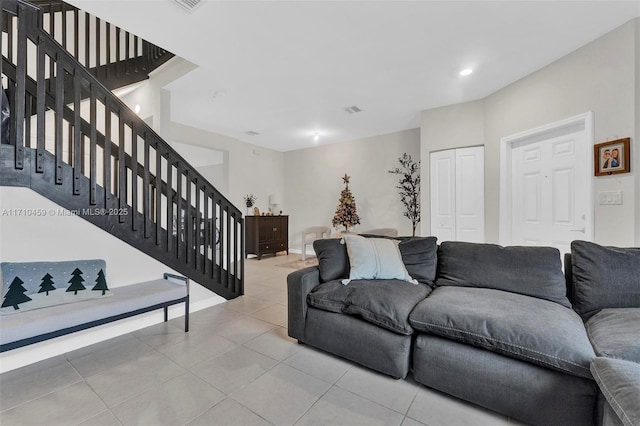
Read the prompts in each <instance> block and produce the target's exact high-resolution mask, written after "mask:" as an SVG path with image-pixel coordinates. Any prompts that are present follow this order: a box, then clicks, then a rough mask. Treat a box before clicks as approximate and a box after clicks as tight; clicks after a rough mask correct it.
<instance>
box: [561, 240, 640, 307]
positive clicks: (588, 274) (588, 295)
mask: <svg viewBox="0 0 640 426" xmlns="http://www.w3.org/2000/svg"><path fill="white" fill-rule="evenodd" d="M571 260H572V268H573V270H572V274H571V275H572V279H573V286H572V292H573V294H572V296H573V297H572V299H573V304H574V309H575V310H576V312H578V313H579V314H580V315H581V316H582V317H583V319H587V318H590V317H591V316H593V315H594V314H596V313H597V312H598V311H599V310H601V309H604V308H640V248H637V247H636V248H618V247H603V246H601V245H598V244H595V243H590V242H587V241H574V242H572V243H571Z"/></svg>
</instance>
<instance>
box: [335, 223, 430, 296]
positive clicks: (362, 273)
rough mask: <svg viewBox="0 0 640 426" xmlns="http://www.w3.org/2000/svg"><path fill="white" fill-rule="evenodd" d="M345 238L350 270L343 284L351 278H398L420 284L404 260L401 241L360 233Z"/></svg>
mask: <svg viewBox="0 0 640 426" xmlns="http://www.w3.org/2000/svg"><path fill="white" fill-rule="evenodd" d="M343 240H344V243H345V244H346V245H347V254H348V255H349V264H350V270H349V278H348V279H345V280H342V284H345V285H347V284H349V282H351V280H375V279H389V280H393V279H396V280H402V281H409V282H411V283H414V284H418V282H417V281H416V280H414V279H413V278H411V276H410V275H409V273H408V272H407V268H406V267H405V266H404V263H403V262H402V255H401V254H400V249H399V248H398V243H399V241H397V240H391V239H386V238H364V237H361V236H359V235H345V236H344V237H343Z"/></svg>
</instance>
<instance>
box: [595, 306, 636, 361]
mask: <svg viewBox="0 0 640 426" xmlns="http://www.w3.org/2000/svg"><path fill="white" fill-rule="evenodd" d="M586 326H587V334H588V335H589V340H591V344H592V345H593V349H594V350H595V352H596V355H598V356H605V357H608V358H618V359H625V360H627V361H633V362H637V363H640V308H618V309H603V310H601V311H600V312H598V313H597V314H595V315H594V316H592V317H591V318H590V319H589V321H587V324H586Z"/></svg>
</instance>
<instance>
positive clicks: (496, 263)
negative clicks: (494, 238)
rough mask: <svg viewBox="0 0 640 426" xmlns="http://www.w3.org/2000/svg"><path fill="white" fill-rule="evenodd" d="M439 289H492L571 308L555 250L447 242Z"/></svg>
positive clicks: (440, 261)
mask: <svg viewBox="0 0 640 426" xmlns="http://www.w3.org/2000/svg"><path fill="white" fill-rule="evenodd" d="M436 285H437V286H457V287H483V288H493V289H496V290H504V291H510V292H512V293H519V294H523V295H525V296H532V297H537V298H539V299H545V300H550V301H552V302H556V303H559V304H561V305H563V306H566V307H571V303H569V299H567V297H566V293H567V288H566V284H565V279H564V274H563V273H562V264H561V262H560V252H559V251H558V249H556V248H553V247H516V246H513V247H502V246H498V245H495V244H476V243H465V242H459V241H445V242H443V243H442V244H440V248H439V249H438V278H437V280H436Z"/></svg>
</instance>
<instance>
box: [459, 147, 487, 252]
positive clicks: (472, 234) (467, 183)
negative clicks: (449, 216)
mask: <svg viewBox="0 0 640 426" xmlns="http://www.w3.org/2000/svg"><path fill="white" fill-rule="evenodd" d="M456 240H458V241H468V242H472V243H483V242H484V147H482V146H476V147H472V148H461V149H456Z"/></svg>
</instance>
